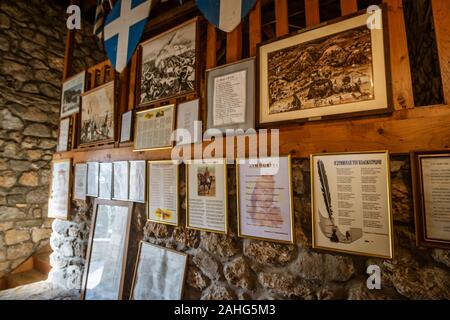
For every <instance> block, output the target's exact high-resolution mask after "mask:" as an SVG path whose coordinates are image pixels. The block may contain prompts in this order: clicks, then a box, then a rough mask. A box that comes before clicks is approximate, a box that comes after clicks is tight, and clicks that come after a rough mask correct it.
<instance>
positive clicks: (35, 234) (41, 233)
mask: <svg viewBox="0 0 450 320" xmlns="http://www.w3.org/2000/svg"><path fill="white" fill-rule="evenodd" d="M51 234H52V229H40V228H34V229H33V230H32V231H31V240H32V241H33V242H34V243H38V242H40V241H42V240H46V239H50V235H51Z"/></svg>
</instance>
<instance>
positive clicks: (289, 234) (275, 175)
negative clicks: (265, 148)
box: [236, 156, 294, 244]
mask: <svg viewBox="0 0 450 320" xmlns="http://www.w3.org/2000/svg"><path fill="white" fill-rule="evenodd" d="M236 181H237V195H238V197H237V199H238V235H239V236H240V237H248V238H254V239H258V240H265V241H274V242H280V243H288V244H294V205H293V201H294V197H293V193H292V176H291V157H290V156H287V157H273V158H258V159H245V160H244V159H242V160H239V159H238V162H237V167H236Z"/></svg>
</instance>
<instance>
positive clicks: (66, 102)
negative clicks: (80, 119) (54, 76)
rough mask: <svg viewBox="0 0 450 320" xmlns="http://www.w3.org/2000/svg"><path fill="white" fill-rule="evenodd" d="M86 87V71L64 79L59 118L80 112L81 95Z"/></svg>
mask: <svg viewBox="0 0 450 320" xmlns="http://www.w3.org/2000/svg"><path fill="white" fill-rule="evenodd" d="M85 87H86V71H83V72H80V73H79V74H77V75H74V76H73V77H70V78H69V79H67V80H66V81H64V83H63V86H62V94H61V119H62V118H66V117H68V116H70V115H72V114H75V113H78V112H80V104H81V95H82V94H83V93H84V90H85Z"/></svg>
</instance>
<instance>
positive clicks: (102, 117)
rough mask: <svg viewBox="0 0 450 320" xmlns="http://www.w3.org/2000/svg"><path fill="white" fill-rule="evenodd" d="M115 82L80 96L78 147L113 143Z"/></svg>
mask: <svg viewBox="0 0 450 320" xmlns="http://www.w3.org/2000/svg"><path fill="white" fill-rule="evenodd" d="M114 89H115V81H110V82H108V83H106V84H104V85H102V86H100V87H98V88H95V89H93V90H90V91H88V92H86V93H84V94H83V95H82V99H81V117H80V118H81V121H80V146H89V145H96V144H103V143H110V142H114V139H115V129H116V120H115V116H116V99H115V91H114Z"/></svg>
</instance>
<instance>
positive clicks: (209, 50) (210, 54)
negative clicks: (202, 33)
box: [206, 23, 217, 69]
mask: <svg viewBox="0 0 450 320" xmlns="http://www.w3.org/2000/svg"><path fill="white" fill-rule="evenodd" d="M215 66H217V30H216V27H214V26H213V25H212V24H211V23H208V30H207V35H206V69H211V68H214V67H215Z"/></svg>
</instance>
